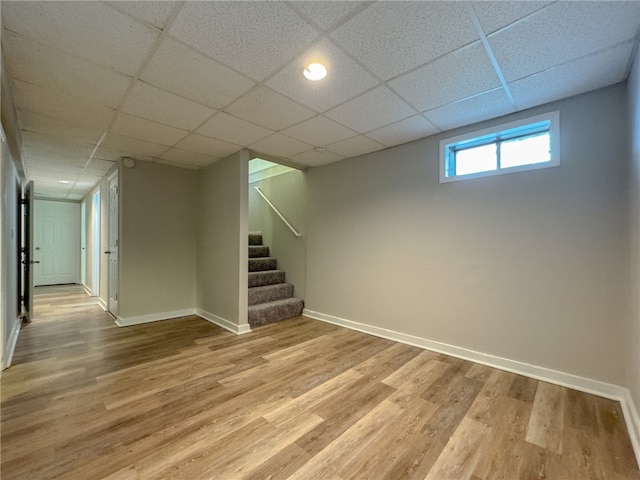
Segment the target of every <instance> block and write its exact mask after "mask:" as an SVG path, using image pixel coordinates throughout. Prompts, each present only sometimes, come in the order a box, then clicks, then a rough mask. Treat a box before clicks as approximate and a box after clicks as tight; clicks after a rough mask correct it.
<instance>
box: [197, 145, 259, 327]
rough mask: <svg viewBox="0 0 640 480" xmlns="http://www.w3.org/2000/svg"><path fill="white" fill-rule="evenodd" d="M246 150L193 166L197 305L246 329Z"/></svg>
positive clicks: (226, 323) (224, 321)
mask: <svg viewBox="0 0 640 480" xmlns="http://www.w3.org/2000/svg"><path fill="white" fill-rule="evenodd" d="M248 159H249V157H248V153H247V152H246V151H241V152H238V153H237V154H234V155H231V156H230V157H228V158H225V159H223V160H220V161H218V162H216V163H214V164H212V165H209V166H208V167H207V168H204V169H202V170H200V171H199V172H198V248H197V252H198V253H197V258H198V266H197V289H198V294H197V301H196V303H197V309H198V313H199V314H200V315H202V316H204V317H205V318H207V319H209V320H211V321H215V322H217V323H218V324H220V325H222V326H225V327H226V328H228V329H230V330H233V331H238V332H240V331H245V330H247V268H248V266H247V265H248V260H247V251H248V247H247V244H248V238H247V233H248V229H247V225H248V200H247V195H248V194H247V187H248V185H247V175H248V171H247V168H248Z"/></svg>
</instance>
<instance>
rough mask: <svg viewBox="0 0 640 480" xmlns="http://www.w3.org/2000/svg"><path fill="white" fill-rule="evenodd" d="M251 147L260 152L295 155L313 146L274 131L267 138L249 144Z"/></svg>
mask: <svg viewBox="0 0 640 480" xmlns="http://www.w3.org/2000/svg"><path fill="white" fill-rule="evenodd" d="M249 148H251V149H252V150H255V151H256V152H258V153H264V154H267V155H276V156H279V157H293V156H294V155H297V154H298V153H301V152H304V151H307V150H311V149H312V148H313V146H312V145H309V144H308V143H304V142H300V141H299V140H296V139H294V138H290V137H287V136H285V135H281V134H280V133H274V134H273V135H271V136H269V137H267V138H264V139H262V140H259V141H257V142H255V143H253V144H251V145H249Z"/></svg>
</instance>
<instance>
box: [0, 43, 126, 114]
mask: <svg viewBox="0 0 640 480" xmlns="http://www.w3.org/2000/svg"><path fill="white" fill-rule="evenodd" d="M2 40H3V44H4V45H5V49H4V51H5V52H6V60H7V65H8V67H9V71H10V72H11V76H12V77H13V78H17V79H18V80H23V81H25V82H29V83H34V84H36V85H40V86H42V87H45V88H50V89H54V90H59V91H61V92H65V93H67V94H69V95H73V96H75V97H79V98H81V99H83V100H86V101H89V102H91V103H97V104H99V105H104V106H105V107H109V108H112V109H115V108H117V107H118V105H119V104H120V101H121V100H122V97H123V95H124V94H125V92H126V91H127V88H128V87H129V83H130V81H131V78H130V77H128V76H126V75H124V74H122V73H118V72H116V71H115V70H110V69H108V68H105V67H101V66H99V65H96V64H94V63H91V62H88V61H86V60H82V59H80V58H77V57H73V56H71V55H68V54H66V53H64V52H61V51H59V50H54V49H51V48H48V47H46V46H44V45H42V44H40V43H38V42H35V41H33V40H31V39H29V38H27V37H24V36H22V35H19V34H17V33H13V32H11V31H6V32H5V33H4V34H3V38H2Z"/></svg>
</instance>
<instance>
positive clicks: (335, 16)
mask: <svg viewBox="0 0 640 480" xmlns="http://www.w3.org/2000/svg"><path fill="white" fill-rule="evenodd" d="M291 3H292V4H293V5H294V6H295V7H296V8H297V9H298V10H299V11H300V12H301V13H302V14H303V15H305V16H306V17H307V18H308V19H309V20H311V21H312V22H314V23H315V24H316V25H318V26H319V27H320V28H322V29H323V30H325V31H326V30H330V29H331V28H333V27H334V26H335V25H336V24H338V23H339V22H340V21H341V20H342V19H344V18H345V17H347V16H348V15H350V14H351V13H352V12H354V11H355V10H357V9H361V8H362V7H363V6H364V5H366V4H367V3H370V2H356V1H348V2H336V1H331V2H327V1H307V2H291Z"/></svg>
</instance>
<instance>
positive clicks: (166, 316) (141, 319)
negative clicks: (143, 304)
mask: <svg viewBox="0 0 640 480" xmlns="http://www.w3.org/2000/svg"><path fill="white" fill-rule="evenodd" d="M195 314H196V312H195V310H194V309H193V308H187V309H185V310H175V311H173V312H158V313H150V314H148V315H137V316H135V317H126V318H123V317H121V316H119V315H118V317H117V319H116V325H118V326H119V327H130V326H132V325H140V324H143V323H151V322H159V321H161V320H172V319H175V318H179V317H188V316H189V315H195Z"/></svg>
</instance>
